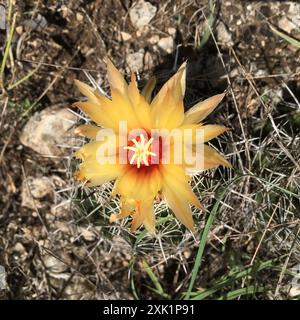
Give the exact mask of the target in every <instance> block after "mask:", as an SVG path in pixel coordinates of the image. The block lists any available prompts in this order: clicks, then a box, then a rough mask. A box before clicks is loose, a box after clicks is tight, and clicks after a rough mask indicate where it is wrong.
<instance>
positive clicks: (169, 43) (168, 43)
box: [157, 36, 174, 53]
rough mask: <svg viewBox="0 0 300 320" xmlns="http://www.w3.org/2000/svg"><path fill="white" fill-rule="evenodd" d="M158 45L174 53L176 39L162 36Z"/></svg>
mask: <svg viewBox="0 0 300 320" xmlns="http://www.w3.org/2000/svg"><path fill="white" fill-rule="evenodd" d="M157 45H158V46H159V47H160V48H161V49H162V50H164V51H165V52H167V53H172V51H173V49H174V40H173V37H171V36H170V37H165V38H161V39H160V40H159V41H158V43H157Z"/></svg>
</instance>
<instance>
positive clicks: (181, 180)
mask: <svg viewBox="0 0 300 320" xmlns="http://www.w3.org/2000/svg"><path fill="white" fill-rule="evenodd" d="M160 169H161V173H162V180H163V186H165V185H168V186H170V187H171V188H173V189H174V191H175V190H177V192H178V195H179V197H180V198H182V199H184V200H185V201H186V202H188V203H190V204H193V205H194V206H195V207H197V208H199V209H202V205H201V204H200V201H199V200H198V198H197V197H196V195H195V194H194V192H193V190H192V188H191V186H190V185H189V180H190V177H189V176H188V175H187V174H186V172H185V170H184V167H183V166H181V165H173V164H169V165H162V166H161V168H160Z"/></svg>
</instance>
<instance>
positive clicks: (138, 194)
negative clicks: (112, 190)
mask: <svg viewBox="0 0 300 320" xmlns="http://www.w3.org/2000/svg"><path fill="white" fill-rule="evenodd" d="M147 169H148V168H146V167H141V168H140V169H137V168H136V166H128V167H127V170H126V173H125V174H124V176H122V177H121V179H120V181H119V182H118V184H117V187H116V190H117V192H118V193H120V194H121V196H123V197H125V198H130V199H135V200H136V201H147V200H151V199H154V197H155V195H156V194H157V192H158V191H159V190H160V188H161V177H160V173H159V170H158V169H157V168H155V167H154V168H151V169H150V170H147Z"/></svg>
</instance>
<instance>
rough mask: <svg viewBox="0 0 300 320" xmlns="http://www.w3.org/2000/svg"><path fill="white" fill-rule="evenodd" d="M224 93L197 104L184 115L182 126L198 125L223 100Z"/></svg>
mask: <svg viewBox="0 0 300 320" xmlns="http://www.w3.org/2000/svg"><path fill="white" fill-rule="evenodd" d="M225 94H226V93H221V94H217V95H215V96H212V97H210V98H208V99H206V100H204V101H201V102H199V103H197V104H196V105H195V106H193V107H192V108H191V109H189V110H188V111H187V112H186V113H185V119H184V122H183V123H184V124H190V123H199V122H200V121H202V120H203V119H205V118H206V117H207V116H208V115H209V114H210V113H211V112H213V111H214V109H215V108H216V107H217V105H218V104H219V103H220V102H221V100H222V99H223V98H224V96H225Z"/></svg>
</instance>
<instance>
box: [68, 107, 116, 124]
mask: <svg viewBox="0 0 300 320" xmlns="http://www.w3.org/2000/svg"><path fill="white" fill-rule="evenodd" d="M73 106H74V107H77V108H79V109H80V110H82V111H83V112H84V113H86V114H87V115H88V116H89V117H90V118H91V119H92V120H93V121H94V122H96V123H97V124H98V125H100V126H101V127H104V128H115V127H116V125H115V123H114V122H113V119H112V118H111V117H109V114H108V112H106V111H107V110H105V109H104V108H103V107H102V106H100V105H99V102H98V104H95V103H91V102H82V101H78V102H75V103H73Z"/></svg>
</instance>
